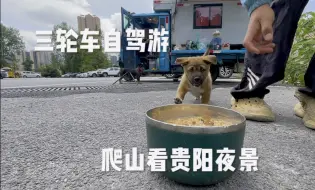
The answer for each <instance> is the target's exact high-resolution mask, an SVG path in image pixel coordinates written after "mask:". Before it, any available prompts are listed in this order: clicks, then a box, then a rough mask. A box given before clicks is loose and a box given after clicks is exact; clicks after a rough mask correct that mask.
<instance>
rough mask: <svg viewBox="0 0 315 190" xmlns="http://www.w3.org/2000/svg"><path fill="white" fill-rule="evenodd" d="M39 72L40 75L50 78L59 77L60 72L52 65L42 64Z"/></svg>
mask: <svg viewBox="0 0 315 190" xmlns="http://www.w3.org/2000/svg"><path fill="white" fill-rule="evenodd" d="M40 72H41V75H42V77H51V78H57V77H61V72H60V71H59V70H58V69H57V68H55V67H53V65H43V66H42V67H41V68H40Z"/></svg>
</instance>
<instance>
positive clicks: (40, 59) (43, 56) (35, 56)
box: [16, 51, 52, 71]
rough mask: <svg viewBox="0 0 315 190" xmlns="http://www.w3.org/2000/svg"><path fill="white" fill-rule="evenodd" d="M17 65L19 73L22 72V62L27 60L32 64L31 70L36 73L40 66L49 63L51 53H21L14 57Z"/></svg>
mask: <svg viewBox="0 0 315 190" xmlns="http://www.w3.org/2000/svg"><path fill="white" fill-rule="evenodd" d="M16 58H17V65H18V69H19V70H20V71H23V70H24V66H23V62H24V61H25V60H26V59H27V58H29V59H30V60H32V61H33V62H34V64H33V66H32V67H33V68H32V69H33V70H35V71H38V70H39V68H40V67H41V66H42V65H47V64H50V63H51V58H52V52H40V51H23V52H21V53H19V54H17V55H16Z"/></svg>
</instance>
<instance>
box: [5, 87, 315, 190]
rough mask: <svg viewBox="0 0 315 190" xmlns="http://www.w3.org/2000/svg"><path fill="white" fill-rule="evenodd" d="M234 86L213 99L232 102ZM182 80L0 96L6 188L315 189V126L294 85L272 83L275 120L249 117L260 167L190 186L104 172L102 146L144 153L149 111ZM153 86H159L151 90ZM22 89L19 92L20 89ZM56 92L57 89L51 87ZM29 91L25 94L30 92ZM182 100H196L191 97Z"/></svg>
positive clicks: (249, 142)
mask: <svg viewBox="0 0 315 190" xmlns="http://www.w3.org/2000/svg"><path fill="white" fill-rule="evenodd" d="M230 86H232V85H230V84H228V86H226V85H221V84H217V85H215V89H214V90H213V93H212V101H211V104H213V105H217V106H222V107H229V102H230V94H229V91H230ZM176 87H177V84H173V83H161V84H152V85H151V83H144V84H143V85H138V86H137V85H132V84H123V85H117V88H115V89H110V90H103V91H100V92H99V93H91V92H89V93H88V92H85V93H84V94H66V95H64V96H61V93H58V92H56V93H54V96H48V95H45V93H43V94H41V93H40V92H38V93H36V94H37V95H36V94H34V96H29V97H24V96H23V93H22V95H20V96H19V97H20V98H10V96H9V95H8V96H6V97H7V98H2V99H1V189H4V190H6V189H8V190H9V189H10V190H13V189H84V190H85V189H117V190H127V189H144V190H147V189H157V190H168V189H170V190H171V189H172V190H173V189H180V190H186V189H237V190H238V189H240V190H247V189H248V190H253V189H255V190H256V189H268V190H269V189H313V188H314V186H315V170H314V168H315V148H314V147H315V131H313V130H310V129H307V128H305V127H304V126H303V125H302V122H301V119H299V118H297V117H295V116H294V115H293V107H294V105H295V103H297V100H296V99H295V98H294V97H293V94H294V88H287V87H270V89H271V93H270V95H267V97H266V101H267V102H268V103H269V104H270V105H272V108H273V110H274V111H275V112H276V113H277V121H276V122H274V123H257V122H251V121H247V128H246V135H245V144H244V147H249V148H257V150H258V154H259V157H260V159H259V165H258V169H259V171H257V172H249V173H245V172H240V171H238V172H237V173H235V174H234V175H233V176H232V178H230V179H228V180H226V181H224V182H222V183H220V184H217V185H215V186H211V187H204V188H193V187H187V186H183V185H180V184H177V183H175V182H172V181H170V180H168V179H166V178H164V177H163V176H161V175H159V174H156V173H150V172H149V171H145V172H127V171H122V172H117V171H113V170H112V171H110V172H108V173H106V172H102V171H101V150H102V149H103V148H121V149H122V150H123V151H124V153H131V149H132V147H138V150H139V151H140V152H141V153H146V132H145V123H144V119H145V112H146V111H147V110H148V109H150V108H153V107H156V106H161V105H165V104H170V103H173V98H174V95H175V90H176ZM153 89H155V90H154V91H153ZM20 94H21V93H20ZM49 94H52V93H49ZM25 96H26V95H25ZM185 103H193V97H192V96H191V95H188V96H187V98H186V101H185Z"/></svg>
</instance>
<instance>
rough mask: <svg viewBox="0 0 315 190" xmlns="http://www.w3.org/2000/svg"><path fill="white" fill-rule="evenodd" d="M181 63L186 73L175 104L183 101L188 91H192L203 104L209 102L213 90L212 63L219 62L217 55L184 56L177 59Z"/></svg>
mask: <svg viewBox="0 0 315 190" xmlns="http://www.w3.org/2000/svg"><path fill="white" fill-rule="evenodd" d="M176 63H177V64H181V66H182V67H183V69H184V74H183V76H182V79H181V81H180V84H179V86H178V89H177V93H176V97H175V99H174V102H175V104H181V103H183V100H184V97H185V95H186V93H187V92H191V94H192V95H193V96H195V97H196V100H200V99H201V104H209V102H210V95H211V90H212V78H211V73H210V66H211V64H217V59H216V56H214V55H203V56H198V57H182V58H177V59H176Z"/></svg>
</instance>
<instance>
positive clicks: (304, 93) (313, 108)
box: [294, 53, 315, 129]
mask: <svg viewBox="0 0 315 190" xmlns="http://www.w3.org/2000/svg"><path fill="white" fill-rule="evenodd" d="M304 81H305V87H303V88H299V89H298V90H297V91H296V93H295V97H296V98H298V99H299V101H300V102H299V103H298V104H297V105H296V106H295V107H294V112H295V115H297V116H299V117H301V118H303V123H304V125H305V126H306V127H308V128H311V129H315V53H314V54H313V57H312V58H311V61H310V63H309V66H308V68H307V70H306V73H305V75H304Z"/></svg>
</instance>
